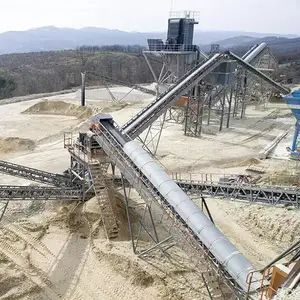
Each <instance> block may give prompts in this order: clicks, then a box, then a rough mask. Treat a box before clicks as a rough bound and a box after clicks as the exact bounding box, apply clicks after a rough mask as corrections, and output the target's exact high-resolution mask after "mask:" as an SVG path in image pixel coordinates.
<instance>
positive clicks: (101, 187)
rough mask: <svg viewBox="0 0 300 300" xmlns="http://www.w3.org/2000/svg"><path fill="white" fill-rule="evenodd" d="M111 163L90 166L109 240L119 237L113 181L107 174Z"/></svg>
mask: <svg viewBox="0 0 300 300" xmlns="http://www.w3.org/2000/svg"><path fill="white" fill-rule="evenodd" d="M108 166H109V163H100V162H99V163H93V164H90V165H89V168H90V174H91V177H92V181H93V186H94V191H95V195H96V197H97V199H98V203H99V206H100V213H101V218H102V223H103V226H104V229H105V231H106V235H107V238H108V239H113V238H116V237H117V236H118V233H119V226H118V221H117V219H116V216H115V212H114V208H113V204H112V199H110V193H109V189H110V186H111V183H112V180H111V179H110V180H108V179H106V176H105V174H106V172H107V169H108Z"/></svg>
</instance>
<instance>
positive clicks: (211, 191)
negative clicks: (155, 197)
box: [174, 179, 300, 209]
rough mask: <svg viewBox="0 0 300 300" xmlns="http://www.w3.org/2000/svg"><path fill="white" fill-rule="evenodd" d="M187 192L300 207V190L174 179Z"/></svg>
mask: <svg viewBox="0 0 300 300" xmlns="http://www.w3.org/2000/svg"><path fill="white" fill-rule="evenodd" d="M174 181H175V182H176V183H177V184H178V185H179V186H180V187H181V188H182V189H183V190H184V191H185V192H186V193H189V194H192V195H207V196H211V197H224V198H231V199H239V200H243V201H247V202H255V203H262V204H269V205H278V204H283V205H289V206H291V205H292V206H295V207H296V208H298V209H300V190H297V189H295V190H293V189H284V188H280V187H261V186H257V185H251V184H249V185H248V184H246V185H226V184H217V183H205V182H201V181H194V180H192V181H189V180H178V179H176V180H174Z"/></svg>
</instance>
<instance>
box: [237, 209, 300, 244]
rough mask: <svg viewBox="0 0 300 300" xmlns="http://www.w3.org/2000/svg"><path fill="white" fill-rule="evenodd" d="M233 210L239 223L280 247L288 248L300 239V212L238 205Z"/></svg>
mask: <svg viewBox="0 0 300 300" xmlns="http://www.w3.org/2000/svg"><path fill="white" fill-rule="evenodd" d="M232 210H235V214H236V215H237V216H238V219H237V221H238V223H240V224H241V225H245V226H246V227H247V228H248V229H249V230H251V231H252V232H253V233H255V234H256V235H259V236H263V237H264V239H266V240H269V241H270V242H271V243H274V242H275V243H277V244H278V246H280V247H283V248H287V247H288V246H289V245H291V244H293V243H294V242H296V241H297V240H298V239H300V212H299V211H298V210H288V209H286V208H280V207H271V206H262V205H252V206H250V207H249V206H246V205H237V206H236V207H235V208H234V209H232ZM233 213H234V212H233Z"/></svg>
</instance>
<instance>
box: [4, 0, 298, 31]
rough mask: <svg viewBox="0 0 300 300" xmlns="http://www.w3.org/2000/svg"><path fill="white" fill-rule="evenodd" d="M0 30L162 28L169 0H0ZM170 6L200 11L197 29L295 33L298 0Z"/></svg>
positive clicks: (189, 1)
mask: <svg viewBox="0 0 300 300" xmlns="http://www.w3.org/2000/svg"><path fill="white" fill-rule="evenodd" d="M0 1H1V10H0V32H4V31H10V30H26V29H29V28H33V27H41V26H48V25H54V26H58V27H73V28H81V27H89V26H95V27H105V28H110V29H119V30H126V31H162V30H165V29H166V27H167V25H166V24H167V18H168V13H169V11H170V8H171V2H172V1H171V0H0ZM173 10H197V11H200V14H201V17H200V23H199V25H198V26H197V29H202V30H239V31H256V32H267V33H285V34H286V33H293V34H299V35H300V20H299V14H300V0H173Z"/></svg>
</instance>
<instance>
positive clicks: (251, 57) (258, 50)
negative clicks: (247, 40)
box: [244, 43, 268, 64]
mask: <svg viewBox="0 0 300 300" xmlns="http://www.w3.org/2000/svg"><path fill="white" fill-rule="evenodd" d="M267 47H268V45H267V44H266V43H261V44H260V45H258V46H257V47H256V48H255V49H253V50H252V51H251V53H248V55H247V57H245V58H244V60H245V61H246V62H247V63H250V64H252V63H253V61H254V59H256V58H257V57H258V56H259V55H261V54H262V52H263V51H264V50H265V49H266V48H267Z"/></svg>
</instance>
